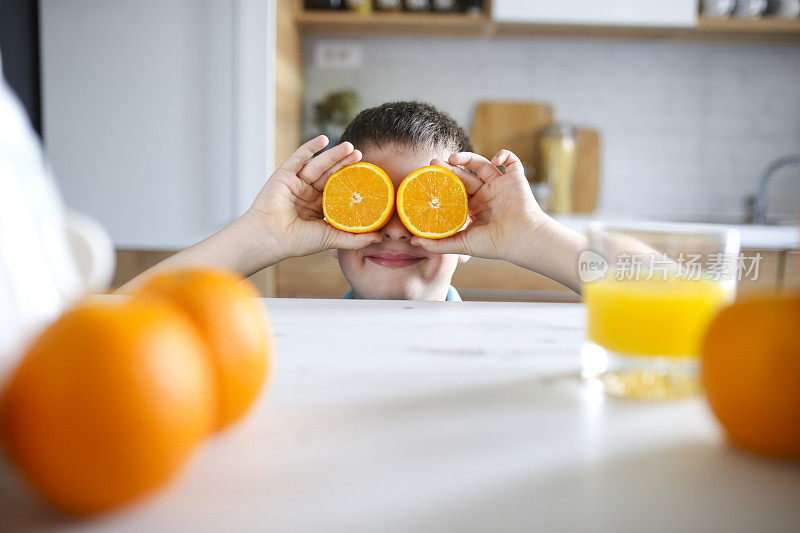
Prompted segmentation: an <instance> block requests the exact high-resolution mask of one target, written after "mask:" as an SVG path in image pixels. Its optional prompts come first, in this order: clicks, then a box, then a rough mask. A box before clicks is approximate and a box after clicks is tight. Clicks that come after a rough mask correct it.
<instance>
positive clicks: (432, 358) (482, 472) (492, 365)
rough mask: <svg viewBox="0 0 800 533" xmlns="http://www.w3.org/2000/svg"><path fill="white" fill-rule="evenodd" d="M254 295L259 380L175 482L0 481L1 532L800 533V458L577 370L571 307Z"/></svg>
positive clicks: (697, 403)
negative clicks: (74, 501)
mask: <svg viewBox="0 0 800 533" xmlns="http://www.w3.org/2000/svg"><path fill="white" fill-rule="evenodd" d="M265 304H266V306H267V308H268V309H269V312H270V314H271V317H272V322H273V324H274V328H275V331H276V335H277V347H278V353H277V366H276V370H275V373H274V377H273V380H272V383H271V386H270V387H269V390H268V392H267V393H266V394H264V395H263V396H262V397H261V398H260V400H259V403H258V405H257V406H256V407H255V409H254V410H253V412H251V414H250V415H249V416H248V417H247V418H246V419H245V420H244V421H243V422H242V423H240V424H238V425H236V426H235V427H234V428H232V429H231V430H230V431H227V432H225V433H223V434H221V435H219V436H216V437H213V438H211V439H210V440H209V441H208V442H207V443H206V444H204V445H203V446H202V447H201V449H200V451H199V452H198V454H197V455H196V457H194V459H193V460H192V461H191V462H190V464H189V465H188V466H187V468H186V469H185V471H184V472H183V473H182V475H181V476H180V477H179V478H178V479H177V480H176V481H175V482H174V483H172V484H171V485H170V486H168V487H167V488H166V489H165V490H162V491H160V492H159V493H158V494H157V495H155V496H154V497H152V498H149V499H147V500H145V501H143V502H141V503H139V504H136V505H135V506H133V507H131V508H129V509H125V510H122V511H118V512H115V513H112V514H110V515H106V516H102V517H100V518H96V519H93V520H90V521H85V522H69V521H65V520H64V519H61V518H59V517H54V516H53V515H52V514H49V513H47V512H46V511H45V510H44V508H43V507H42V506H41V504H39V503H38V502H37V501H36V500H35V499H34V498H32V497H30V495H27V494H25V493H23V492H21V491H20V490H19V488H18V487H17V486H16V485H15V483H14V482H13V481H12V480H11V479H10V477H9V476H8V475H4V476H0V481H1V483H0V529H1V530H3V531H32V530H36V531H43V530H53V531H77V530H80V531H114V532H120V531H122V532H143V531H148V532H151V531H169V532H182V531H193V532H195V531H214V532H218V531H269V532H281V533H282V532H288V531H291V532H323V531H324V532H347V533H357V532H362V531H363V532H375V531H381V532H392V531H408V532H423V531H435V532H458V533H464V532H473V531H475V532H484V531H535V530H542V531H578V530H580V531H609V532H611V531H613V532H619V531H637V532H638V531H726V532H730V531H748V532H752V531H759V532H767V531H797V530H798V525H800V505H798V503H799V502H800V464H798V463H786V462H779V461H773V460H769V459H764V458H761V457H758V456H754V455H750V454H747V453H744V452H741V451H739V450H737V449H734V448H733V447H731V446H730V445H728V444H727V443H726V442H725V439H724V437H723V436H722V434H721V432H720V429H719V428H718V426H717V424H716V423H715V421H714V419H713V418H712V416H711V414H710V413H709V411H708V409H707V408H706V406H705V404H704V403H703V401H702V400H700V399H694V400H688V401H682V402H677V403H664V404H646V403H634V402H627V401H623V400H612V399H607V398H604V397H603V396H602V394H599V393H598V391H597V390H595V389H594V388H592V387H591V386H589V385H587V384H584V383H582V382H581V381H580V380H579V378H578V370H579V350H580V345H581V342H582V337H583V320H584V318H583V308H582V306H581V305H579V304H525V303H485V302H463V303H420V302H368V301H357V300H265ZM6 474H7V473H6Z"/></svg>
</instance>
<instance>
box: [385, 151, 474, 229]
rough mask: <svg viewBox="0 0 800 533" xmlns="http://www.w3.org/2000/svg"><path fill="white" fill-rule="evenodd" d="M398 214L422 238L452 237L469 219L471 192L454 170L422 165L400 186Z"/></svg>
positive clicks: (406, 225) (398, 191) (407, 226)
mask: <svg viewBox="0 0 800 533" xmlns="http://www.w3.org/2000/svg"><path fill="white" fill-rule="evenodd" d="M397 215H398V216H399V217H400V220H401V221H402V222H403V224H404V225H405V227H406V228H408V231H410V232H411V233H413V234H414V235H417V236H418V237H425V238H428V239H443V238H445V237H449V236H450V235H453V234H454V233H456V232H457V231H458V230H460V229H461V228H462V227H464V224H465V223H466V222H467V191H466V189H464V184H463V183H462V182H461V180H460V179H459V177H458V176H456V175H455V174H454V173H453V171H451V170H448V169H446V168H444V167H440V166H438V165H431V166H427V167H422V168H418V169H417V170H415V171H414V172H412V173H411V174H409V175H408V176H406V177H405V179H404V180H403V182H402V183H401V184H400V187H398V189H397Z"/></svg>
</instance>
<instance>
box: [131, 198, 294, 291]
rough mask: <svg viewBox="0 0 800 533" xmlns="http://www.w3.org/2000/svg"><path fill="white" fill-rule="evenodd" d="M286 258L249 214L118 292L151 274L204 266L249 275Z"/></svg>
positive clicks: (142, 275)
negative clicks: (166, 270)
mask: <svg viewBox="0 0 800 533" xmlns="http://www.w3.org/2000/svg"><path fill="white" fill-rule="evenodd" d="M282 259H285V257H284V255H283V251H282V250H281V249H280V247H279V246H278V244H277V242H276V241H275V240H274V239H273V238H272V236H271V235H270V233H269V232H267V231H266V230H265V229H264V228H260V227H259V226H258V224H257V223H256V222H255V221H254V220H252V219H251V217H250V215H249V214H248V213H245V214H244V215H242V216H241V217H239V218H237V219H236V220H234V221H233V222H231V223H230V224H229V225H228V226H226V227H224V228H223V229H221V230H220V231H218V232H217V233H215V234H213V235H211V236H210V237H208V238H206V239H204V240H202V241H200V242H199V243H197V244H195V245H193V246H190V247H189V248H187V249H185V250H182V251H180V252H178V253H176V254H175V255H173V256H171V257H169V258H167V259H165V260H164V261H162V262H161V263H159V264H158V265H156V266H155V267H153V268H151V269H149V270H147V271H146V272H144V273H142V274H140V275H139V276H137V277H136V278H134V279H133V280H131V281H129V282H128V283H126V284H125V285H123V286H122V287H120V288H119V289H118V292H128V291H130V290H132V289H134V288H135V287H136V286H137V285H139V284H140V283H141V282H142V281H143V280H144V279H145V278H147V277H148V276H150V275H152V274H153V272H156V271H160V270H164V269H171V268H180V267H188V266H193V265H197V266H199V265H205V266H213V267H218V268H224V269H227V270H232V271H234V272H237V273H239V274H241V275H242V276H245V277H247V276H250V275H251V274H255V273H256V272H258V271H259V270H261V269H263V268H266V267H268V266H270V265H273V264H275V263H278V262H279V261H281V260H282Z"/></svg>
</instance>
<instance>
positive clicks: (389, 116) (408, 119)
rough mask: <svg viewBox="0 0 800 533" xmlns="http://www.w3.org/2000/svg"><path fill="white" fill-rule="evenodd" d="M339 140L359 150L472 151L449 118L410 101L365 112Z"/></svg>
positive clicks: (464, 134)
mask: <svg viewBox="0 0 800 533" xmlns="http://www.w3.org/2000/svg"><path fill="white" fill-rule="evenodd" d="M339 140H340V141H341V142H344V141H349V142H350V143H352V144H353V146H355V147H356V148H358V149H362V148H365V147H367V146H370V145H372V146H374V147H376V148H382V147H384V146H386V145H387V144H398V145H404V146H408V147H411V148H422V149H425V150H432V151H435V150H450V151H452V152H471V151H472V144H471V143H470V141H469V136H468V135H467V133H466V132H465V131H464V129H463V128H462V127H461V126H459V125H458V123H457V122H456V121H455V120H453V118H452V117H450V115H448V114H447V113H444V112H442V111H439V110H438V109H436V108H435V107H433V106H432V105H429V104H423V103H422V102H411V101H407V102H387V103H385V104H382V105H379V106H377V107H370V108H369V109H364V110H363V111H361V112H360V113H359V114H358V115H356V118H354V119H353V120H352V121H351V122H350V124H348V125H347V128H345V130H344V133H342V136H341V138H340V139H339Z"/></svg>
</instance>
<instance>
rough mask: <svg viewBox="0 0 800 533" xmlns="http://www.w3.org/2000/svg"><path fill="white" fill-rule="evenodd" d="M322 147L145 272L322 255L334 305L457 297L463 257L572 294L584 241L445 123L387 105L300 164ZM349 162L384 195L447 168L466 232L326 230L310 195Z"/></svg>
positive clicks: (518, 173) (508, 170)
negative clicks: (419, 174) (463, 197)
mask: <svg viewBox="0 0 800 533" xmlns="http://www.w3.org/2000/svg"><path fill="white" fill-rule="evenodd" d="M327 144H328V140H327V138H326V137H325V136H319V137H316V138H314V139H312V140H310V141H308V142H307V143H305V144H304V145H302V146H301V147H300V148H299V149H298V150H297V151H296V152H295V153H294V154H292V156H291V157H290V158H289V159H288V160H287V161H286V162H284V163H283V165H281V167H280V168H278V169H277V170H276V171H275V172H274V173H273V174H272V176H270V178H269V180H267V182H266V184H265V185H264V187H263V189H262V190H261V192H260V193H259V194H258V196H257V197H256V199H255V201H254V202H253V205H252V206H251V207H250V209H248V211H247V212H245V213H244V214H243V215H242V216H241V217H239V218H238V219H236V220H235V221H234V222H232V223H231V224H230V225H228V226H227V227H225V228H223V229H222V230H220V231H219V232H217V233H215V234H214V235H212V236H211V237H209V238H207V239H205V240H204V241H202V242H200V243H198V244H195V245H194V246H192V247H190V248H188V249H186V250H184V251H182V252H180V253H178V254H176V255H174V256H172V257H171V258H169V259H167V260H166V261H163V262H162V263H160V264H159V265H157V266H156V267H155V268H156V269H161V268H167V267H176V266H186V265H189V264H205V265H209V264H210V265H215V266H219V267H223V268H228V269H230V270H234V271H236V272H239V273H241V274H242V275H244V276H249V275H250V274H253V273H255V272H257V271H259V270H261V269H262V268H265V267H267V266H270V265H272V264H275V263H277V262H279V261H281V260H282V259H285V258H288V257H294V256H301V255H309V254H313V253H316V252H319V251H322V250H326V249H332V250H334V252H333V253H334V254H335V256H336V257H337V258H338V260H339V265H340V267H341V269H342V273H343V274H344V276H345V278H346V279H347V281H348V282H349V283H350V286H351V288H352V290H351V292H349V293H348V294H347V295H346V296H345V297H354V298H369V299H406V300H439V301H442V300H460V298H459V297H458V293H457V292H456V291H455V289H454V288H452V287H451V286H450V280H451V278H452V276H453V272H454V271H455V268H456V266H457V265H458V263H459V262H464V261H466V260H467V259H468V258H469V257H470V256H473V255H474V256H478V257H486V258H495V259H505V260H507V261H511V262H513V263H515V264H517V265H519V266H522V267H523V268H527V269H529V270H533V271H536V272H539V273H541V274H544V275H546V276H548V277H550V278H552V279H554V280H556V281H558V282H560V283H562V284H564V285H566V286H567V287H569V288H571V289H572V290H575V291H577V290H578V287H579V280H578V255H579V254H580V252H581V251H582V250H583V249H584V248H585V247H586V242H585V238H584V237H583V236H581V235H579V234H577V233H575V232H573V231H571V230H569V229H567V228H565V227H564V226H562V225H560V224H558V223H557V222H556V221H554V220H553V219H552V218H550V217H548V216H547V215H546V214H545V213H544V212H543V211H542V210H541V208H539V205H538V204H537V203H536V200H535V199H534V197H533V194H532V193H531V190H530V187H529V185H528V181H527V179H526V177H525V174H524V171H523V168H522V163H520V161H519V159H518V158H517V157H516V156H515V155H514V154H513V153H511V152H509V151H508V150H501V151H500V152H498V153H497V154H496V155H495V156H494V157H493V158H492V160H491V161H489V160H487V159H486V158H484V157H482V156H480V155H478V154H474V153H472V152H471V150H472V148H471V146H470V143H469V139H468V137H467V135H466V133H465V132H464V130H463V129H462V128H461V127H459V126H458V124H456V122H455V121H454V120H453V119H452V118H450V117H449V116H448V115H446V114H444V113H442V112H440V111H438V110H436V109H435V108H434V107H432V106H429V105H426V104H421V103H418V102H390V103H387V104H383V105H381V106H378V107H374V108H370V109H366V110H364V111H362V112H361V113H359V115H358V116H357V117H356V118H355V119H353V121H352V122H351V123H350V125H348V127H347V129H346V130H345V132H344V133H343V135H342V142H341V143H340V144H339V145H337V146H335V147H333V148H331V149H329V150H327V151H325V152H322V153H321V154H319V155H317V156H316V157H312V156H313V155H314V154H315V153H317V152H318V151H320V150H322V149H323V148H324V147H325V146H326V145H327ZM360 160H364V161H367V162H370V163H373V164H375V165H378V166H379V167H381V168H382V169H383V170H384V171H386V173H387V174H388V175H389V177H390V178H391V179H392V182H393V183H394V185H395V187H397V186H398V185H399V184H400V182H401V181H402V180H403V178H404V177H405V176H406V175H407V174H408V173H409V172H411V171H412V170H414V169H417V168H419V167H422V166H426V165H429V164H432V165H441V166H444V167H447V168H450V169H451V170H453V171H454V172H455V173H456V174H457V175H458V176H459V177H460V178H461V179H462V181H463V182H464V185H465V187H466V189H467V194H468V195H469V211H470V224H469V225H468V227H467V228H466V229H465V230H463V231H461V232H459V233H456V234H455V235H453V236H452V237H448V238H445V239H440V240H430V239H423V238H419V237H416V236H414V235H412V234H411V233H410V232H409V231H408V230H407V229H406V228H405V227H404V226H403V224H402V223H401V222H400V219H399V218H398V216H397V214H396V213H394V214H393V215H392V218H391V219H390V220H389V222H388V223H387V224H386V225H385V226H384V227H383V228H381V229H380V230H378V231H375V232H372V233H364V234H360V235H356V234H350V233H346V232H343V231H340V230H337V229H335V228H334V227H332V226H330V225H329V224H327V223H326V222H325V221H324V220H323V219H322V218H323V217H322V190H323V188H324V186H325V182H326V181H327V179H328V177H329V176H330V175H331V174H333V173H334V172H336V171H337V170H339V169H340V168H342V167H343V166H345V165H349V164H352V163H355V162H357V161H360ZM501 165H502V166H503V167H504V168H505V174H504V173H502V172H500V170H498V168H497V167H498V166H501ZM465 169H468V170H465ZM470 171H471V172H470ZM147 274H148V273H145V274H143V275H147ZM138 280H139V278H137V279H136V280H134V281H133V282H131V283H129V284H128V285H126V286H125V287H123V290H124V289H126V288H128V287H129V286H130V285H132V284H134V283H136V282H137V281H138Z"/></svg>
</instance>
